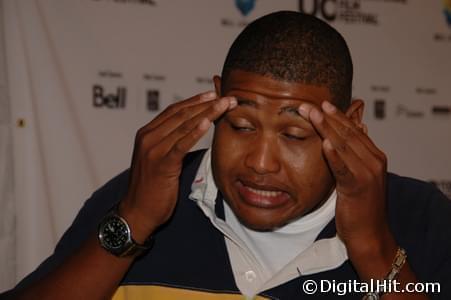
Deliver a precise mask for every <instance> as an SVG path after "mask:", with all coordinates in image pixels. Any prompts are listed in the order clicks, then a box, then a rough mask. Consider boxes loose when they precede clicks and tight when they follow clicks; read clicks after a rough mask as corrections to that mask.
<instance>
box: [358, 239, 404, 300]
mask: <svg viewBox="0 0 451 300" xmlns="http://www.w3.org/2000/svg"><path fill="white" fill-rule="evenodd" d="M406 260H407V254H406V250H404V249H403V248H401V247H398V250H397V251H396V255H395V258H394V259H393V262H392V265H391V269H390V271H389V272H388V274H387V276H385V278H384V279H383V280H382V281H384V282H388V284H390V282H391V281H392V280H393V279H395V278H396V276H398V274H399V272H401V269H402V267H403V266H404V264H405V263H406ZM384 294H385V291H370V292H369V293H366V294H365V296H363V298H362V300H379V299H380V298H381V297H382V296H383V295H384Z"/></svg>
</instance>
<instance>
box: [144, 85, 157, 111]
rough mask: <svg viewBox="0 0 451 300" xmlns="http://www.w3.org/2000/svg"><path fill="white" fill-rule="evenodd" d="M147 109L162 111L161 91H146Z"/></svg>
mask: <svg viewBox="0 0 451 300" xmlns="http://www.w3.org/2000/svg"><path fill="white" fill-rule="evenodd" d="M146 107H147V110H148V111H158V110H159V109H160V91H159V90H154V89H152V90H147V91H146Z"/></svg>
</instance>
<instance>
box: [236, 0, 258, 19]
mask: <svg viewBox="0 0 451 300" xmlns="http://www.w3.org/2000/svg"><path fill="white" fill-rule="evenodd" d="M235 6H236V7H237V8H238V10H239V11H240V12H241V14H242V15H243V16H247V15H248V14H250V12H251V11H252V10H253V9H254V7H255V0H235Z"/></svg>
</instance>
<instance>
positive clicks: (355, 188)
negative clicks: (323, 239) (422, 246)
mask: <svg viewBox="0 0 451 300" xmlns="http://www.w3.org/2000/svg"><path fill="white" fill-rule="evenodd" d="M353 105H357V106H358V105H363V103H362V102H360V100H357V102H355V103H354V104H353ZM299 113H300V114H301V115H302V116H303V117H304V118H306V119H307V120H309V121H310V122H311V124H312V125H313V127H314V128H315V129H316V131H317V132H318V134H319V136H320V137H321V139H322V149H323V153H324V156H325V158H326V160H327V162H328V164H329V167H330V169H331V171H332V173H333V176H334V177H335V181H336V191H337V205H336V210H335V223H336V227H337V234H338V235H339V237H340V238H341V239H342V240H343V242H344V243H345V246H346V250H347V252H348V256H349V259H350V260H351V263H352V265H353V266H354V267H355V269H356V271H357V273H358V274H359V276H360V278H361V279H362V280H365V281H369V280H370V279H380V280H381V279H383V278H385V276H386V275H387V274H388V272H389V270H390V269H391V265H392V262H393V259H394V257H395V255H396V251H397V248H398V246H397V244H396V241H395V239H394V237H393V235H392V233H391V231H390V228H389V224H388V220H387V205H386V186H385V178H386V174H387V158H386V156H385V154H384V153H383V152H382V151H381V150H379V149H378V148H377V147H376V145H374V143H373V142H372V141H371V139H370V138H369V137H368V135H367V134H366V131H367V130H366V127H365V125H363V124H361V123H360V122H356V121H355V118H354V121H353V120H351V119H350V118H349V117H348V116H346V115H345V114H343V113H342V112H340V111H339V110H338V109H337V108H336V107H335V106H334V105H332V104H331V103H329V102H327V101H325V102H323V103H322V105H321V110H319V109H318V108H316V107H314V106H313V105H309V104H302V105H301V106H300V107H299ZM397 280H398V282H400V283H401V284H402V285H404V284H406V283H408V282H416V277H415V274H414V273H413V272H412V270H411V268H410V265H409V264H408V263H406V264H405V265H404V267H403V269H402V270H401V272H400V274H399V275H398V277H397ZM384 299H387V300H388V299H428V298H427V296H426V295H424V294H420V293H417V294H404V293H401V294H392V293H391V294H386V295H384Z"/></svg>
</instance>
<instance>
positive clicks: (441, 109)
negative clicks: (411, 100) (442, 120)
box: [431, 105, 451, 116]
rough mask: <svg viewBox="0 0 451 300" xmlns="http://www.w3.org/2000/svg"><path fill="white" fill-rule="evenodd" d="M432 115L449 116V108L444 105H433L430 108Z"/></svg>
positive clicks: (450, 110)
mask: <svg viewBox="0 0 451 300" xmlns="http://www.w3.org/2000/svg"><path fill="white" fill-rule="evenodd" d="M431 112H432V114H433V115H436V116H449V115H451V106H446V105H434V106H432V111H431Z"/></svg>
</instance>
